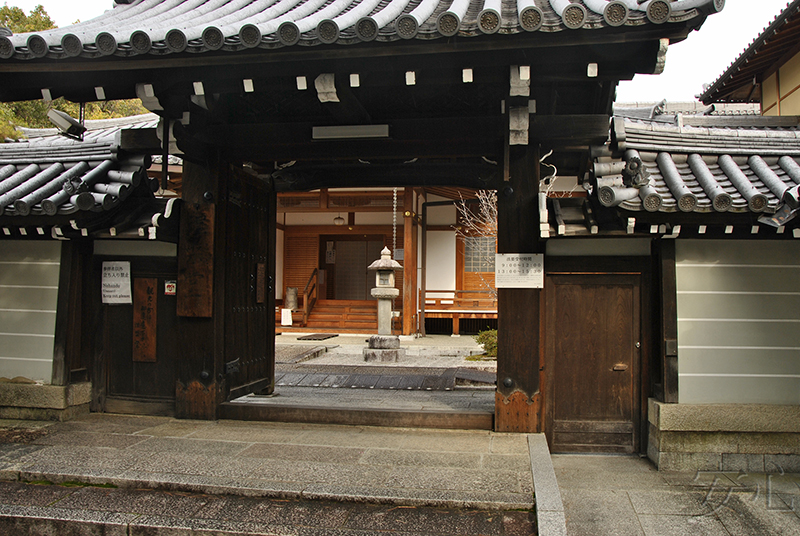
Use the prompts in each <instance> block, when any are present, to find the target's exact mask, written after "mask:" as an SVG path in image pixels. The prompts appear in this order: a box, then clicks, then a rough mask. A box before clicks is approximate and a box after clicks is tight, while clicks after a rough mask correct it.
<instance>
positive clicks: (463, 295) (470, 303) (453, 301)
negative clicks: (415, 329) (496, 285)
mask: <svg viewBox="0 0 800 536" xmlns="http://www.w3.org/2000/svg"><path fill="white" fill-rule="evenodd" d="M426 311H427V314H428V316H430V317H431V318H433V317H436V318H452V319H453V333H454V334H457V333H458V331H459V328H458V322H459V320H460V319H461V318H497V297H496V295H495V293H494V292H492V291H490V290H420V291H419V321H420V326H419V329H420V332H421V333H422V334H423V335H424V334H425V315H426Z"/></svg>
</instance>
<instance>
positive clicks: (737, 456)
mask: <svg viewBox="0 0 800 536" xmlns="http://www.w3.org/2000/svg"><path fill="white" fill-rule="evenodd" d="M648 410H649V411H648V420H649V437H648V447H647V456H648V458H650V459H651V460H653V462H654V463H655V464H656V465H657V466H658V468H659V470H662V471H718V470H723V471H733V472H739V471H742V472H745V473H763V472H766V473H781V472H790V473H791V472H798V471H800V406H779V405H775V406H770V405H764V404H663V403H661V402H657V401H654V400H652V399H651V400H650V401H649V404H648Z"/></svg>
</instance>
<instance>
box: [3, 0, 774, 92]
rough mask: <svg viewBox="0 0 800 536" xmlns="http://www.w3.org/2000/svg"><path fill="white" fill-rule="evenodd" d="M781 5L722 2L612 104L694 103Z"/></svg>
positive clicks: (74, 16) (81, 1)
mask: <svg viewBox="0 0 800 536" xmlns="http://www.w3.org/2000/svg"><path fill="white" fill-rule="evenodd" d="M6 3H7V4H8V5H15V6H17V7H21V8H22V9H23V10H25V12H26V13H27V12H29V11H30V10H31V9H33V8H34V7H35V6H36V5H37V4H42V5H43V6H44V8H45V11H47V13H48V14H49V15H50V17H51V18H53V20H55V22H56V24H58V25H59V26H66V25H68V24H71V23H73V22H75V21H76V20H88V19H90V18H93V17H96V16H97V15H100V14H101V13H102V12H103V11H105V10H106V9H110V8H111V7H112V6H113V0H73V1H68V0H6ZM787 4H788V2H787V0H727V2H726V5H725V9H724V10H723V11H722V13H717V14H715V15H712V16H710V17H709V18H708V20H707V21H706V23H705V24H704V25H703V27H702V28H701V29H700V31H699V32H693V33H692V34H691V35H690V36H689V38H688V39H687V40H686V41H684V42H682V43H678V44H676V45H671V46H670V47H669V52H668V53H667V65H666V69H665V70H664V73H663V74H661V75H658V76H647V75H637V76H636V77H635V78H634V80H632V81H630V82H622V83H621V84H620V86H619V89H618V90H617V101H618V102H657V101H660V100H661V99H667V100H668V101H670V102H685V101H692V100H695V99H694V96H695V95H697V94H698V93H700V92H701V91H702V88H703V84H704V83H711V82H713V81H714V80H716V79H717V78H718V77H719V76H720V75H721V74H722V73H723V72H724V71H725V69H727V68H728V66H729V65H730V64H731V63H733V61H734V60H736V58H738V57H739V55H740V54H741V53H742V52H743V51H744V49H745V48H747V46H748V45H749V44H750V43H752V41H753V40H754V39H755V38H756V37H758V35H759V34H760V33H761V31H762V30H763V29H764V28H765V27H766V26H768V25H769V24H770V23H771V22H772V20H773V19H774V18H775V17H776V16H777V15H778V13H780V12H781V10H782V9H783V8H785V7H786V5H787ZM578 31H580V30H578Z"/></svg>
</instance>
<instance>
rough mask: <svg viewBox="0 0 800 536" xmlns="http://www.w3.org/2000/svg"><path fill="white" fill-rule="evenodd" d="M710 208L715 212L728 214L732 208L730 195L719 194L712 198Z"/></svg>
mask: <svg viewBox="0 0 800 536" xmlns="http://www.w3.org/2000/svg"><path fill="white" fill-rule="evenodd" d="M712 206H713V207H714V210H716V211H717V212H728V211H729V210H730V209H731V207H732V206H733V198H732V197H731V196H730V194H725V193H722V194H719V195H718V196H716V197H715V198H714V202H713V203H712Z"/></svg>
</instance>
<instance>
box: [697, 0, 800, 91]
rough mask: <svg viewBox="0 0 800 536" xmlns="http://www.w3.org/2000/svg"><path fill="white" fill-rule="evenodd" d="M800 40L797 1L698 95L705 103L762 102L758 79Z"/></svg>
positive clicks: (799, 2) (793, 48) (795, 46)
mask: <svg viewBox="0 0 800 536" xmlns="http://www.w3.org/2000/svg"><path fill="white" fill-rule="evenodd" d="M798 39H800V0H794V1H792V2H791V3H789V4H788V5H787V6H786V9H784V10H783V11H782V12H781V13H780V14H779V15H778V16H777V17H775V20H774V21H773V22H772V24H770V25H769V26H768V27H767V28H765V29H764V31H763V32H761V35H759V36H758V37H756V39H755V40H754V41H753V42H752V43H751V44H750V46H749V47H747V49H745V51H744V52H742V54H741V56H739V57H738V58H737V59H736V60H735V61H734V62H733V63H731V65H730V67H728V69H727V70H726V71H725V72H724V73H723V74H722V75H721V76H720V77H719V78H718V79H717V80H716V81H715V82H714V83H713V84H711V85H710V86H709V87H708V88H707V89H706V90H705V91H704V92H703V93H702V94H701V95H699V99H700V100H701V101H703V102H704V103H706V104H710V103H712V102H761V87H760V84H761V82H762V80H761V78H762V76H761V75H763V74H764V72H765V71H767V70H769V69H773V68H774V67H775V66H776V64H778V63H779V62H780V61H785V58H784V56H785V55H786V54H787V53H789V52H793V53H794V52H796V48H797V42H798Z"/></svg>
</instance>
